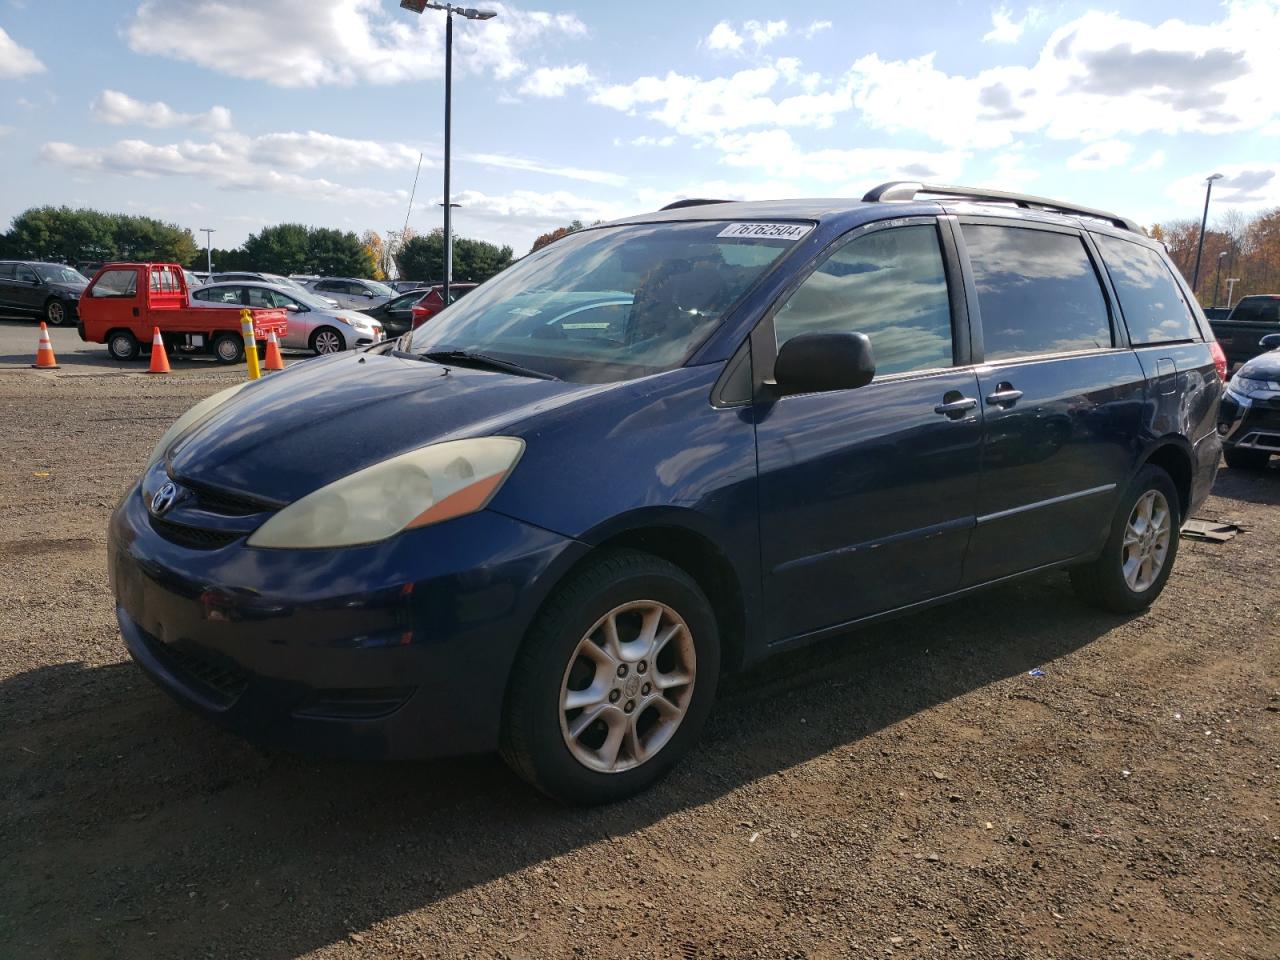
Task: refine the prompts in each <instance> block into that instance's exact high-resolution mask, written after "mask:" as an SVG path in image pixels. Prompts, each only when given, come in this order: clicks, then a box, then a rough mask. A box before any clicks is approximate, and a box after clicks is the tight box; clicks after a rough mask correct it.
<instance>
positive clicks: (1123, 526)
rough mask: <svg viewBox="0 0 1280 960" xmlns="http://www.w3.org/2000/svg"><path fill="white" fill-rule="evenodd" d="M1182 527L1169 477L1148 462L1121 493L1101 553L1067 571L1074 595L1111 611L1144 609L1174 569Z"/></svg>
mask: <svg viewBox="0 0 1280 960" xmlns="http://www.w3.org/2000/svg"><path fill="white" fill-rule="evenodd" d="M1181 526H1182V515H1181V508H1180V506H1179V502H1178V491H1177V488H1176V487H1174V485H1173V480H1172V479H1171V478H1170V476H1169V474H1167V473H1165V471H1163V470H1162V469H1160V468H1159V467H1156V466H1152V465H1151V464H1147V465H1146V466H1145V467H1143V468H1142V469H1141V470H1140V471H1139V472H1138V475H1137V476H1136V477H1134V478H1133V482H1132V483H1131V484H1129V489H1128V490H1126V491H1125V495H1124V497H1122V498H1121V500H1120V505H1119V506H1118V507H1117V508H1116V513H1115V517H1114V518H1113V519H1112V521H1111V532H1110V534H1109V535H1108V536H1107V543H1106V546H1104V547H1103V548H1102V554H1101V556H1099V557H1098V559H1097V560H1095V561H1093V562H1092V563H1089V564H1085V565H1084V566H1080V567H1075V568H1073V569H1072V570H1071V586H1072V587H1073V588H1074V590H1075V593H1076V596H1077V597H1078V598H1079V599H1080V600H1081V601H1082V602H1084V603H1087V604H1089V605H1090V606H1094V607H1098V608H1099V609H1102V610H1109V611H1111V612H1112V613H1137V612H1138V611H1140V610H1145V609H1146V608H1147V607H1149V606H1151V604H1152V603H1153V602H1154V601H1155V599H1156V597H1158V596H1160V593H1161V591H1162V590H1164V585H1165V584H1166V583H1167V582H1168V580H1169V575H1170V574H1171V573H1172V572H1173V563H1174V560H1176V559H1177V556H1178V530H1179V528H1180V527H1181ZM1148 527H1149V528H1150V530H1149V532H1148Z"/></svg>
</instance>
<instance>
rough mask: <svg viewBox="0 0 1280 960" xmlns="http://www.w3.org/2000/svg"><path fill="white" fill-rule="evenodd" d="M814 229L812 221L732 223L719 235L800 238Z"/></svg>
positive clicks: (781, 238) (765, 238)
mask: <svg viewBox="0 0 1280 960" xmlns="http://www.w3.org/2000/svg"><path fill="white" fill-rule="evenodd" d="M812 229H813V224H811V223H731V224H729V226H727V227H725V228H724V229H723V230H721V231H720V232H719V233H717V234H716V236H717V237H749V238H751V239H753V240H757V239H758V240H799V239H800V238H801V237H803V236H804V235H805V234H807V233H808V232H809V231H810V230H812Z"/></svg>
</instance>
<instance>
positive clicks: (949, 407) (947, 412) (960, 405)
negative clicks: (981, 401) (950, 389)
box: [933, 394, 978, 420]
mask: <svg viewBox="0 0 1280 960" xmlns="http://www.w3.org/2000/svg"><path fill="white" fill-rule="evenodd" d="M948 396H950V394H948ZM977 405H978V401H977V400H975V399H974V398H973V397H960V398H959V399H956V400H944V401H943V402H942V403H940V404H938V405H937V406H936V407H934V408H933V412H934V413H940V414H942V415H944V416H947V417H951V418H952V419H953V420H955V419H959V418H960V417H963V416H964V413H965V411H966V410H972V409H973V408H974V407H976V406H977Z"/></svg>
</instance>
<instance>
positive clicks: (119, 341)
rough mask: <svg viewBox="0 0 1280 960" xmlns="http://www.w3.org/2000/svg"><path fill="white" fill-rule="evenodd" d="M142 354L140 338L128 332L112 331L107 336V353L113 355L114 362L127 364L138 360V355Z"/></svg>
mask: <svg viewBox="0 0 1280 960" xmlns="http://www.w3.org/2000/svg"><path fill="white" fill-rule="evenodd" d="M141 352H142V348H141V346H140V345H139V344H138V338H137V337H135V336H134V335H133V334H132V333H130V332H129V331H128V330H112V331H111V332H110V333H109V334H107V353H109V354H111V359H112V360H119V361H121V362H126V363H127V362H128V361H130V360H136V359H138V354H139V353H141Z"/></svg>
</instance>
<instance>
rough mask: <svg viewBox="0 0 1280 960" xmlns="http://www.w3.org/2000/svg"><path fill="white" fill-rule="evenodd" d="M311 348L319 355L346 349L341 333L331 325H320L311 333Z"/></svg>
mask: <svg viewBox="0 0 1280 960" xmlns="http://www.w3.org/2000/svg"><path fill="white" fill-rule="evenodd" d="M311 349H312V350H313V351H315V353H316V354H318V355H319V356H325V355H326V354H330V353H341V352H342V351H343V350H345V349H347V342H346V341H345V340H343V339H342V334H341V333H339V332H338V331H337V330H335V329H333V327H321V328H320V329H319V330H317V331H316V332H315V333H313V334H312V335H311Z"/></svg>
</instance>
